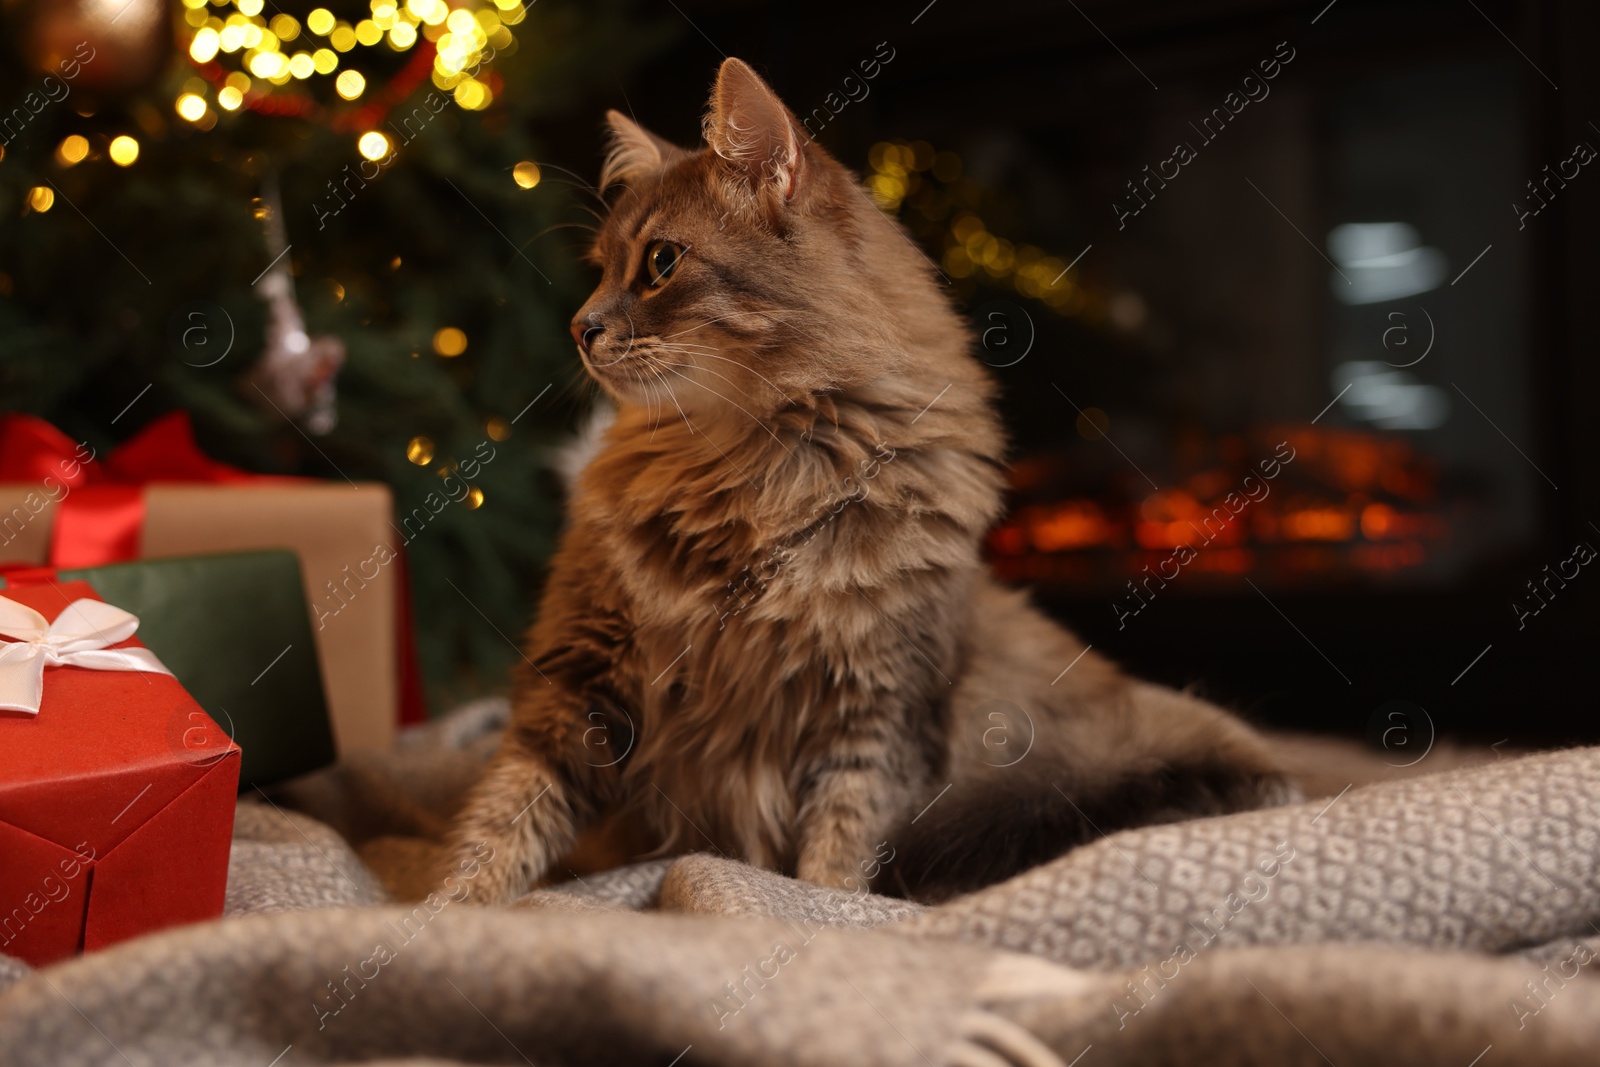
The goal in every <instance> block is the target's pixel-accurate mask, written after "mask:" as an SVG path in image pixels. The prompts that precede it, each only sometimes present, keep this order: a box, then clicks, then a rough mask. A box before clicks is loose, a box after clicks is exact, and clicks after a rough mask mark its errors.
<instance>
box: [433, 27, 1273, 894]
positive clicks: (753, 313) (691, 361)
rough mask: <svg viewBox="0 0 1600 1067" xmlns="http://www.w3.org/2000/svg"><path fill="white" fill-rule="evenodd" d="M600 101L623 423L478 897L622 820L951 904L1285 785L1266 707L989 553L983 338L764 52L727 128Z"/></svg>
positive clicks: (747, 76) (585, 500)
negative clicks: (1135, 669) (1203, 687)
mask: <svg viewBox="0 0 1600 1067" xmlns="http://www.w3.org/2000/svg"><path fill="white" fill-rule="evenodd" d="M609 119H610V124H611V128H612V131H613V132H614V135H615V136H614V144H613V148H612V151H611V154H610V157H609V159H608V160H607V162H606V165H605V168H604V170H603V172H602V179H601V184H602V186H605V187H607V188H610V187H611V186H613V185H620V186H621V193H620V195H619V196H618V197H617V198H616V200H615V203H614V206H613V207H612V209H611V211H610V214H609V217H608V218H607V219H606V220H605V222H604V224H603V227H602V228H601V230H600V232H599V234H598V237H597V239H596V241H595V244H594V249H593V259H594V262H595V263H596V264H597V265H598V266H599V267H600V268H601V269H602V270H603V272H604V275H603V278H602V280H601V282H600V285H599V287H598V288H597V289H596V290H595V292H594V294H593V295H592V296H591V297H590V298H589V300H588V302H587V303H586V304H584V306H583V308H582V309H581V310H580V311H579V312H578V315H577V317H576V318H575V319H574V320H573V325H572V331H573V335H574V338H575V339H576V340H577V342H578V348H579V351H580V353H581V355H582V357H583V361H584V365H585V367H586V368H587V369H588V371H589V373H590V374H591V375H592V376H593V377H594V378H595V380H596V381H598V382H599V383H600V385H601V386H602V387H603V388H604V390H605V391H606V392H607V393H608V394H609V395H610V396H611V397H612V398H613V399H614V400H615V401H616V403H617V405H618V409H619V411H618V415H617V418H616V421H615V423H614V425H613V426H612V427H611V429H610V430H609V432H608V434H607V437H606V440H605V443H604V445H603V447H602V449H601V451H600V452H599V453H598V454H597V455H596V457H595V458H594V459H593V461H592V462H591V463H590V464H589V465H588V467H587V468H586V469H584V471H583V472H582V474H581V476H580V480H579V483H578V486H577V488H576V491H575V493H574V497H573V500H572V504H571V517H570V525H569V526H568V529H567V530H566V533H565V536H564V539H563V541H562V543H561V548H560V551H559V552H558V553H557V555H556V558H555V560H554V563H553V566H552V571H551V576H550V580H549V584H548V587H547V589H546V590H545V593H544V599H543V603H542V605H541V608H540V611H539V618H538V621H537V623H535V624H534V626H533V628H532V630H531V632H530V633H529V636H528V639H527V645H526V659H527V661H528V662H527V669H526V670H524V671H523V672H522V673H521V675H520V677H519V679H518V681H517V684H516V689H515V697H514V702H515V707H514V712H513V720H512V725H511V728H510V729H509V731H508V732H507V734H506V737H505V740H504V742H503V744H502V745H501V748H500V751H499V752H498V754H497V755H496V756H495V758H494V760H493V762H492V763H491V765H490V766H489V768H488V770H487V772H486V773H485V775H484V777H483V779H482V781H481V782H480V783H479V784H478V785H477V787H476V788H475V790H474V791H473V792H472V794H471V796H470V798H469V801H468V803H467V805H466V807H465V809H464V811H463V813H462V814H461V816H460V818H459V819H458V821H457V824H456V826H455V829H454V845H455V847H456V849H457V850H458V852H459V858H461V859H462V860H463V862H467V861H469V860H470V859H471V857H472V856H473V855H474V854H476V855H479V856H481V855H482V854H483V853H482V852H481V851H476V853H475V849H477V848H478V846H480V845H481V843H485V842H486V843H487V844H488V845H489V846H491V847H492V848H493V849H494V857H495V858H494V859H493V860H492V861H491V862H489V863H487V864H485V865H484V866H483V869H482V871H481V872H480V873H479V874H478V875H477V877H476V878H475V879H474V880H473V882H472V886H473V888H472V893H473V896H474V898H475V899H477V900H480V901H490V902H492V901H499V900H505V899H508V898H510V897H512V896H514V895H516V894H519V893H521V892H522V891H524V890H525V889H527V888H528V887H530V886H531V885H532V884H534V883H535V882H536V881H538V880H539V879H540V878H541V877H543V876H544V875H545V874H546V872H547V870H548V869H549V867H550V865H551V863H552V862H553V861H554V860H556V859H557V858H558V857H559V856H561V855H562V854H563V853H564V852H566V850H567V849H568V848H569V847H570V846H571V845H572V843H573V840H574V838H575V836H576V835H577V834H578V832H579V831H580V830H581V829H582V828H583V827H584V826H585V825H586V824H589V823H590V822H591V821H593V820H595V819H596V817H597V816H600V815H602V814H605V813H609V812H613V811H617V810H619V809H622V810H626V811H628V812H631V813H633V814H634V815H635V816H638V817H642V818H643V819H644V820H646V821H647V822H648V823H649V824H651V825H652V826H653V828H654V830H655V832H656V833H657V835H659V837H660V839H661V840H662V841H664V842H665V843H666V845H667V846H668V847H675V848H689V849H694V848H700V849H704V848H711V849H716V850H718V851H720V852H722V853H724V854H727V855H730V856H736V857H739V858H741V859H744V860H747V861H749V862H751V863H754V864H759V865H761V866H765V867H771V868H775V869H778V870H782V871H785V872H789V873H793V874H795V875H797V876H798V877H800V878H803V879H806V880H809V881H812V882H818V883H822V884H825V885H833V886H850V887H857V886H862V885H865V884H866V883H867V882H868V881H869V880H870V879H873V878H875V879H876V883H877V886H878V888H880V889H881V888H886V887H887V888H892V889H896V890H898V891H902V892H906V893H910V894H912V895H916V896H920V897H923V898H929V899H933V898H939V897H943V896H947V895H949V894H951V893H954V892H958V891H962V890H966V889H970V888H975V887H977V886H979V885H982V884H985V883H987V882H990V881H993V880H996V879H999V878H1002V877H1005V876H1008V875H1010V874H1013V873H1015V872H1017V871H1018V870H1021V869H1023V868H1025V867H1027V866H1029V865H1031V864H1033V863H1037V862H1041V861H1043V860H1045V859H1048V858H1050V857H1052V856H1054V855H1057V854H1059V853H1061V852H1063V851H1065V850H1067V849H1068V848H1070V847H1072V846H1074V845H1077V844H1081V843H1083V842H1084V841H1086V840H1090V839H1092V838H1093V837H1095V836H1097V835H1099V834H1100V833H1102V832H1110V831H1112V830H1114V829H1119V828H1123V827H1127V826H1130V825H1136V824H1140V823H1145V822H1152V821H1159V820H1166V819H1173V818H1180V817H1183V816H1184V815H1188V814H1203V813H1217V812H1226V811H1233V810H1239V809H1244V808H1249V807H1254V806H1258V805H1261V804H1264V803H1269V802H1273V801H1275V800H1279V799H1283V798H1284V797H1285V796H1287V787H1286V786H1285V784H1284V780H1283V778H1282V777H1281V776H1280V775H1279V773H1278V772H1277V770H1276V769H1275V767H1274V763H1273V761H1272V759H1271V758H1270V756H1269V753H1268V751H1267V749H1266V747H1265V745H1264V744H1263V742H1262V741H1261V740H1260V739H1259V738H1258V737H1257V735H1256V734H1254V733H1253V732H1252V731H1251V730H1250V729H1249V728H1248V727H1246V726H1245V725H1244V724H1243V723H1241V722H1239V721H1238V720H1236V719H1234V718H1232V717H1231V716H1229V715H1227V714H1226V713H1224V712H1223V711H1221V710H1219V709H1218V708H1215V707H1213V706H1211V705H1209V704H1206V703H1203V702H1201V701H1199V700H1196V699H1194V698H1192V697H1189V696H1186V695H1183V694H1180V693H1177V692H1174V691H1171V690H1168V689H1164V688H1160V687H1158V686H1154V685H1149V684H1144V683H1141V682H1137V681H1133V680H1130V679H1128V678H1126V677H1123V676H1122V675H1121V674H1119V673H1118V672H1117V670H1116V669H1115V668H1114V667H1113V666H1112V665H1111V664H1109V663H1107V662H1106V661H1105V660H1103V659H1101V658H1100V657H1098V656H1096V655H1094V654H1093V653H1087V654H1086V653H1085V650H1084V648H1083V646H1082V645H1081V644H1080V643H1079V642H1078V641H1077V639H1075V638H1074V637H1073V636H1072V635H1071V634H1070V633H1068V632H1067V631H1066V630H1064V629H1062V628H1061V627H1059V626H1057V625H1056V624H1055V623H1053V622H1051V621H1050V620H1048V619H1047V618H1045V617H1044V616H1043V615H1041V614H1040V613H1038V612H1037V611H1035V610H1034V609H1033V608H1031V607H1030V606H1029V605H1028V603H1027V600H1026V598H1025V597H1024V596H1023V595H1022V594H1020V593H1016V592H1009V591H1006V590H1003V589H1001V588H999V587H998V586H997V585H996V584H995V583H994V582H993V581H992V580H991V579H990V578H989V577H988V576H987V575H986V573H985V569H984V566H983V563H982V562H981V560H980V558H979V542H980V539H981V538H982V536H983V534H984V532H985V530H986V529H987V528H988V527H989V525H990V524H991V523H992V522H993V521H994V520H995V519H996V518H997V517H998V516H999V514H1000V511H1001V494H1002V489H1003V485H1004V474H1005V463H1004V461H1003V459H1002V456H1003V453H1004V449H1005V439H1004V435H1003V432H1002V430H1001V427H1000V424H999V421H998V420H997V418H996V415H995V411H994V407H993V403H992V401H993V396H994V392H995V387H994V385H993V383H992V382H991V381H990V380H989V378H988V376H987V375H986V373H985V372H984V370H983V369H982V367H981V366H980V365H979V363H978V362H977V361H976V360H975V359H974V358H973V357H972V355H971V348H972V337H971V334H970V332H969V330H968V328H967V326H966V324H965V323H964V322H963V321H962V319H961V318H960V317H959V316H958V315H957V313H956V312H955V310H954V309H953V308H952V307H951V304H950V301H949V300H948V299H947V297H946V295H945V294H944V292H943V291H942V288H941V286H940V284H939V283H938V282H937V281H935V279H934V277H933V273H934V272H933V270H932V269H931V267H930V265H929V263H928V261H927V260H926V259H925V258H924V257H923V255H922V254H921V253H920V252H919V251H918V250H917V249H916V248H915V247H914V246H913V245H912V244H911V242H910V241H909V240H908V239H907V237H906V235H905V234H904V233H903V232H901V230H900V229H899V228H898V227H897V226H896V224H895V223H894V222H893V221H891V220H890V219H888V218H886V217H884V215H883V214H882V213H881V212H879V211H878V209H877V208H876V207H874V206H873V205H872V203H870V202H869V201H868V199H867V197H866V196H865V195H864V194H863V193H862V191H861V189H860V187H859V186H858V184H857V182H856V180H855V178H854V177H853V176H852V175H851V174H850V173H849V172H848V171H846V170H845V169H844V168H843V167H842V166H840V165H839V164H838V163H837V162H835V161H834V160H833V159H831V158H830V157H829V156H828V155H827V153H825V152H824V151H822V149H821V148H820V147H818V146H817V145H816V144H815V143H810V142H808V141H807V140H806V138H805V136H804V134H803V132H802V129H801V127H800V125H799V123H798V122H797V121H796V119H795V117H794V116H793V115H792V114H791V113H790V112H789V110H788V109H787V108H785V107H784V105H783V104H782V103H781V102H780V101H779V100H778V98H777V97H776V96H775V95H774V94H773V93H772V91H771V90H770V89H769V88H768V87H767V86H766V85H765V84H764V83H763V82H762V81H761V79H760V78H758V77H757V76H756V74H755V73H754V72H753V71H752V70H751V69H750V68H749V67H748V66H746V65H745V64H744V63H742V62H740V61H738V60H736V59H729V60H728V61H727V62H725V63H724V64H723V65H722V68H721V71H720V72H719V74H718V77H717V83H716V88H715V90H714V91H713V94H712V99H711V106H710V112H709V115H708V116H707V119H706V122H705V139H706V142H707V145H708V147H707V148H703V149H700V150H697V151H686V150H683V149H680V148H677V147H675V146H673V145H670V144H668V143H666V142H664V141H662V140H661V139H659V138H657V137H655V136H654V135H652V134H650V133H648V132H646V131H645V130H643V129H641V128H640V127H639V126H637V125H635V124H634V123H633V122H630V121H629V120H628V119H626V118H624V117H623V116H621V115H619V114H617V113H616V112H612V113H611V114H610V116H609ZM1069 665H1071V669H1070V670H1067V671H1066V672H1065V673H1064V674H1063V670H1064V668H1067V667H1068V666H1069ZM996 731H1000V733H998V734H997V732H996ZM1006 745H1009V746H1010V747H1009V748H1007V747H1005V746H1006ZM947 787H949V788H948V789H947Z"/></svg>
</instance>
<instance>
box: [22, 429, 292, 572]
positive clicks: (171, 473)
mask: <svg viewBox="0 0 1600 1067" xmlns="http://www.w3.org/2000/svg"><path fill="white" fill-rule="evenodd" d="M279 480H280V479H278V478H274V477H271V476H268V475H258V474H250V473H248V472H246V471H242V470H239V469H238V468H237V467H230V466H228V465H227V464H226V463H218V462H217V461H215V460H213V459H211V458H209V457H208V456H207V455H206V454H205V453H204V452H202V451H200V446H199V445H197V444H196V443H195V440H194V428H193V426H191V425H190V423H189V415H188V413H187V412H183V411H174V412H172V413H171V414H168V415H163V416H162V417H161V418H159V419H157V420H156V421H154V422H152V423H151V424H150V425H149V426H146V427H145V428H144V429H143V430H140V431H139V432H138V433H137V434H135V435H134V436H133V437H132V438H130V439H129V440H128V441H127V442H125V443H124V444H122V445H120V446H119V447H117V448H116V449H114V450H113V451H112V452H111V454H110V455H109V456H107V457H106V459H105V461H104V462H103V463H102V462H100V461H98V460H96V459H95V458H94V453H93V451H92V450H88V449H86V448H83V447H80V446H79V444H78V443H77V442H75V441H73V440H72V438H70V437H68V436H67V435H66V434H64V433H62V432H61V431H60V430H58V429H56V428H55V427H54V426H52V425H50V424H49V423H48V422H46V421H44V420H43V419H39V418H35V417H34V416H32V415H6V416H4V417H0V482H36V483H38V484H39V485H40V486H41V487H42V489H43V490H44V491H45V493H46V494H47V495H48V496H50V497H51V498H53V499H60V500H61V501H62V506H61V508H60V510H59V511H58V513H57V515H56V520H55V523H54V525H53V526H52V528H51V534H50V563H51V565H52V566H54V567H61V568H66V569H72V568H76V567H98V566H100V565H101V564H105V563H121V562H124V561H127V560H131V559H137V558H138V557H139V537H140V532H141V531H142V530H143V529H144V519H145V501H144V492H143V487H144V486H146V485H151V484H157V483H169V484H170V483H175V482H177V483H189V484H194V483H213V484H216V483H239V482H263V481H273V482H275V481H279Z"/></svg>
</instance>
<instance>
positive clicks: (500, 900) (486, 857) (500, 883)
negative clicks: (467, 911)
mask: <svg viewBox="0 0 1600 1067" xmlns="http://www.w3.org/2000/svg"><path fill="white" fill-rule="evenodd" d="M522 882H523V879H521V878H520V877H519V872H518V871H517V870H516V869H515V867H514V866H513V864H512V863H511V858H510V857H509V856H504V855H501V854H500V853H499V852H498V851H497V850H496V849H495V848H494V846H493V845H491V844H490V843H489V842H487V841H475V842H471V843H468V844H458V845H456V846H455V847H454V848H453V849H452V850H451V862H450V869H449V873H448V874H446V875H445V876H444V878H443V880H442V881H441V883H440V886H439V892H441V893H443V894H444V895H445V896H446V897H448V898H450V899H451V900H454V901H456V902H458V903H462V904H505V903H508V902H510V901H511V900H512V899H514V898H515V897H517V896H518V895H520V894H521V892H522V888H523V886H522Z"/></svg>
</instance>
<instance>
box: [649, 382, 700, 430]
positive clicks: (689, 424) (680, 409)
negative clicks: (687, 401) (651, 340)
mask: <svg viewBox="0 0 1600 1067" xmlns="http://www.w3.org/2000/svg"><path fill="white" fill-rule="evenodd" d="M650 373H651V374H653V375H655V377H656V380H657V381H659V382H660V383H661V387H662V388H663V389H665V390H666V391H667V395H668V396H669V397H671V398H672V406H673V407H675V408H677V409H678V414H679V415H682V416H683V424H684V425H685V426H686V427H688V429H689V432H690V433H698V432H699V431H697V430H696V429H695V428H694V423H692V422H690V421H689V413H688V412H687V411H684V410H683V405H682V404H680V403H678V394H677V393H675V392H673V391H672V385H671V383H670V382H668V381H667V379H666V375H664V374H662V373H661V371H660V370H658V369H657V368H655V367H651V368H650Z"/></svg>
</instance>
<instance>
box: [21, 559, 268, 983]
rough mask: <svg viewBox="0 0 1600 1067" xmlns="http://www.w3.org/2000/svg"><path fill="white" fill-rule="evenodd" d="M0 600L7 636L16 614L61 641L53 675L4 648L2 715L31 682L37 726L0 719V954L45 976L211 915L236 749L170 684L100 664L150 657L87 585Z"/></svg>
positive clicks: (224, 861) (32, 650) (28, 718)
mask: <svg viewBox="0 0 1600 1067" xmlns="http://www.w3.org/2000/svg"><path fill="white" fill-rule="evenodd" d="M0 596H5V597H7V598H8V599H9V600H11V601H14V602H15V603H14V604H5V605H0V608H4V609H5V610H6V611H7V612H8V619H9V620H10V623H11V626H10V629H11V631H12V633H13V634H14V633H16V632H17V631H16V627H15V622H16V620H17V618H18V611H19V609H18V608H17V607H16V605H18V604H20V605H23V606H25V607H26V608H31V609H32V610H33V611H35V612H37V613H38V615H39V616H42V617H43V619H45V620H48V621H50V622H51V623H52V624H53V626H52V633H53V632H54V631H55V630H56V629H59V628H61V627H62V626H63V625H64V626H65V627H66V629H67V630H68V631H71V633H69V634H67V635H65V636H63V637H58V638H53V640H56V641H65V642H66V643H65V644H60V645H53V646H51V647H53V648H55V650H56V651H65V652H66V660H67V662H66V664H65V665H59V666H58V665H49V666H43V665H40V664H39V663H38V661H40V660H45V659H47V657H46V656H44V655H43V654H42V653H41V652H40V651H39V649H38V647H37V646H38V644H39V642H38V641H28V640H22V641H17V640H9V641H3V642H0V651H3V650H4V649H5V647H6V646H10V647H11V648H13V649H16V650H18V651H17V652H12V653H6V654H5V659H4V660H0V672H3V673H0V704H6V705H11V704H14V703H15V701H16V697H17V695H18V689H19V684H20V688H21V689H23V690H26V689H27V688H28V687H29V685H30V682H29V680H28V679H27V678H25V677H21V675H24V674H26V673H28V672H29V671H30V670H31V669H33V667H34V666H37V667H38V671H39V674H40V675H42V679H41V680H42V685H38V686H36V687H35V688H34V690H33V697H32V699H33V701H34V702H35V703H36V707H37V712H36V713H35V714H29V713H27V712H26V711H25V710H16V709H14V708H8V709H6V710H0V766H3V767H4V774H3V775H0V857H4V862H0V952H3V953H5V954H7V955H10V956H15V957H17V958H19V959H22V960H24V961H26V962H28V963H30V964H33V965H34V966H43V965H45V964H47V963H51V962H54V961H56V960H59V959H63V958H65V957H68V956H71V955H72V954H73V953H75V952H79V951H90V950H93V949H97V948H101V947H103V946H105V945H109V944H113V943H115V942H117V941H122V940H125V939H127V938H130V937H135V936H137V935H139V934H143V933H148V932H150V931H152V930H159V929H162V928H165V927H169V926H175V925H178V924H181V923H190V922H198V921H201V920H204V919H211V918H215V917H216V916H218V915H220V914H222V905H223V897H224V894H225V892H226V889H227V881H228V851H229V846H230V844H231V838H232V834H233V813H234V803H235V798H236V794H237V790H238V778H239V749H238V746H236V745H235V744H234V743H233V742H232V741H231V740H229V738H228V736H227V734H225V733H223V732H222V729H221V727H219V726H217V725H216V723H214V722H213V721H212V720H211V719H210V718H209V717H207V715H206V714H205V712H204V711H202V710H201V709H200V706H199V705H198V704H196V703H195V702H194V699H193V698H192V697H190V696H189V694H188V693H187V692H185V691H184V688H183V686H182V685H180V684H179V683H178V681H177V679H175V678H173V677H172V676H171V675H169V674H163V673H152V672H151V668H150V667H149V666H148V665H146V666H145V667H144V668H143V669H139V670H130V669H126V666H125V664H119V663H117V662H108V661H118V660H126V659H127V658H130V657H131V656H147V655H148V653H146V652H145V651H144V650H143V647H142V646H141V645H140V643H139V642H138V641H137V640H136V639H134V638H131V637H127V638H125V639H122V640H116V638H117V637H118V636H120V635H121V634H123V633H126V632H128V630H129V629H130V627H127V626H126V625H125V620H127V619H131V618H132V617H131V616H124V620H123V621H117V620H115V618H114V617H113V616H111V615H110V613H111V612H112V609H110V608H107V607H106V606H105V605H104V603H103V602H98V601H99V598H98V597H97V596H96V595H95V592H94V590H93V589H91V588H90V587H89V586H88V584H86V583H84V582H58V583H56V584H55V585H41V586H33V587H29V588H21V589H12V590H7V591H6V592H5V593H0ZM82 601H96V602H98V603H94V604H89V605H84V604H83V603H82ZM75 602H76V603H75ZM22 614H26V612H23V613H22ZM58 620H59V621H58ZM134 625H136V620H135V621H134ZM97 635H98V636H97ZM50 640H52V639H46V641H45V643H46V644H47V645H48V644H49V642H50ZM83 646H88V648H87V649H84V647H83ZM134 650H137V651H134ZM19 653H23V654H28V656H29V658H30V659H31V660H32V664H31V665H30V662H24V661H23V660H24V655H23V654H19ZM152 661H153V659H152ZM156 666H157V668H159V664H157V665H156ZM24 696H26V694H24ZM24 702H25V703H26V700H25V701H24Z"/></svg>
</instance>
